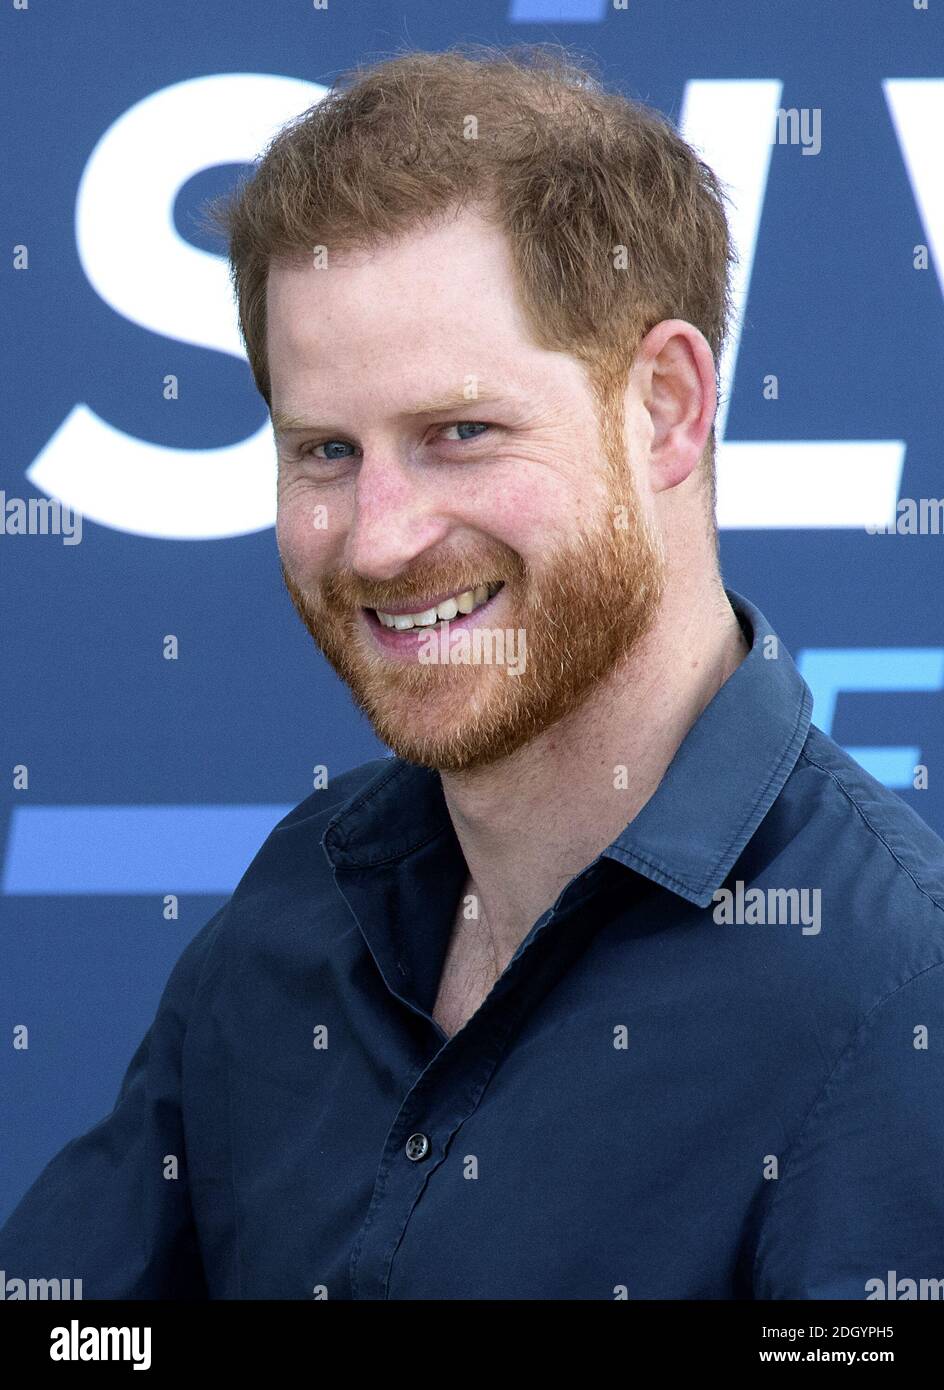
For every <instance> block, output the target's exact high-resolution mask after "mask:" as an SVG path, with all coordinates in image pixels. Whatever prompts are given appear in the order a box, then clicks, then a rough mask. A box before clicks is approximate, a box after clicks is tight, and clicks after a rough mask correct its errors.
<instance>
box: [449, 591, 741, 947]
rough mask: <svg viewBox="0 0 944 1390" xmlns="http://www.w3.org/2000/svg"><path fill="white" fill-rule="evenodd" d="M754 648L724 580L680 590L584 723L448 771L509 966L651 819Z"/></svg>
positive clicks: (569, 721)
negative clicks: (688, 742)
mask: <svg viewBox="0 0 944 1390" xmlns="http://www.w3.org/2000/svg"><path fill="white" fill-rule="evenodd" d="M748 650H749V648H748V644H747V642H746V640H745V638H744V635H743V633H742V631H741V628H740V624H739V623H738V620H737V617H736V615H735V613H734V610H733V609H732V608H731V605H730V603H729V602H728V600H727V598H726V596H725V594H724V589H723V586H722V583H721V580H720V578H719V579H718V580H717V582H715V583H713V584H711V585H707V584H705V583H704V582H702V583H700V584H695V585H692V586H690V587H684V588H681V587H680V588H677V589H676V590H675V592H674V593H671V594H670V593H667V594H666V596H665V599H664V601H663V604H662V607H661V609H660V612H659V616H658V618H657V620H656V623H655V624H654V626H653V627H652V629H651V630H650V631H649V632H648V633H647V634H646V636H645V637H644V638H643V639H642V641H641V642H640V643H639V644H638V646H637V648H636V649H634V651H633V652H632V653H631V654H630V657H629V658H628V660H627V661H626V662H625V663H624V664H623V665H621V666H620V667H618V668H617V669H616V670H614V672H613V673H612V676H611V677H610V678H609V679H608V680H607V681H606V682H604V683H603V684H602V685H601V686H600V687H599V688H598V689H597V690H596V691H595V692H594V694H593V695H592V696H591V697H590V698H588V699H587V700H586V701H585V702H584V703H583V704H582V705H581V706H580V708H579V709H577V710H575V711H574V712H573V714H571V715H569V716H567V717H566V718H565V719H562V720H560V721H558V723H556V724H555V725H553V726H552V727H551V728H550V729H548V730H546V731H545V732H544V733H542V734H540V735H538V737H537V738H535V739H533V740H532V741H531V742H530V743H529V744H527V745H526V746H525V747H524V748H521V749H519V750H518V751H517V752H516V753H514V754H513V755H512V756H511V757H509V758H505V759H503V760H502V761H501V762H498V763H493V764H490V765H489V766H486V767H482V768H475V769H472V770H470V771H468V772H462V773H443V774H442V785H443V793H444V796H445V799H446V804H447V806H448V809H449V814H450V816H451V818H452V822H453V826H454V827H455V831H456V836H457V838H458V840H459V843H460V846H461V848H462V852H463V854H464V856H465V862H466V865H467V866H468V870H469V886H468V888H467V890H466V891H467V892H472V893H475V894H476V896H477V897H478V900H479V910H480V923H482V922H484V924H485V927H486V929H487V931H488V933H489V935H490V938H491V944H492V947H493V949H494V952H495V956H496V958H497V961H498V964H499V969H503V968H504V966H505V964H506V963H507V961H508V960H510V958H511V956H512V955H513V954H514V952H515V950H516V949H517V947H518V945H519V944H520V943H521V941H522V940H523V939H524V937H525V936H526V935H527V933H528V932H529V931H530V929H531V927H532V926H533V924H534V922H535V921H536V920H537V919H538V917H540V916H541V914H542V912H544V911H545V909H546V908H548V907H550V906H551V904H552V903H553V902H554V900H555V899H556V897H557V895H558V894H559V893H560V891H561V889H562V888H563V887H564V886H565V885H566V884H567V883H568V882H569V881H570V880H571V879H572V878H573V877H574V875H575V874H577V873H579V872H580V870H581V869H583V868H584V867H585V866H586V865H587V864H589V863H590V861H591V860H592V859H594V858H595V857H596V856H597V855H598V854H599V853H600V851H601V850H603V849H605V848H606V846H607V845H609V844H610V843H611V842H612V841H613V840H614V839H615V838H616V836H617V835H618V834H619V833H620V831H621V830H623V829H624V828H625V826H627V825H628V824H629V822H630V821H631V820H633V819H634V818H635V817H636V816H637V815H638V814H639V812H640V810H641V809H642V807H643V806H644V805H645V804H646V802H647V801H648V800H649V798H650V797H651V796H652V794H653V792H654V791H655V790H656V788H657V787H658V785H659V783H660V781H661V780H662V777H663V775H664V773H665V771H666V769H667V767H668V766H669V763H670V762H671V761H672V759H673V757H674V756H675V753H676V751H677V749H678V747H679V745H680V744H681V742H682V740H683V739H684V738H685V735H686V734H687V733H688V731H689V729H690V728H691V727H692V725H693V724H694V723H695V721H696V720H697V718H698V716H699V715H700V714H701V712H702V711H703V710H704V709H705V707H706V705H708V703H709V702H710V701H711V699H712V698H713V696H714V695H715V694H716V693H717V691H718V690H719V689H720V687H721V686H722V685H723V684H724V682H725V681H726V680H727V679H728V677H729V676H730V675H731V674H732V673H733V672H734V670H735V669H736V668H737V667H738V665H740V663H741V661H743V659H744V657H745V656H746V655H747V652H748ZM622 768H625V773H624V774H622V775H621V776H620V777H617V769H622ZM614 782H615V783H616V785H614Z"/></svg>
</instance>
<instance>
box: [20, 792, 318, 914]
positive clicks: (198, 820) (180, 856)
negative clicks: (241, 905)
mask: <svg viewBox="0 0 944 1390" xmlns="http://www.w3.org/2000/svg"><path fill="white" fill-rule="evenodd" d="M291 809H292V807H291V806H281V805H269V804H259V805H249V806H240V805H235V806H214V805H206V806H193V805H190V806H15V807H14V808H13V816H12V819H11V822H10V835H9V840H8V843H7V852H6V861H5V864H4V875H3V892H4V893H28V894H47V893H230V892H232V890H233V889H234V888H235V886H236V884H237V883H238V882H239V880H240V878H241V877H242V876H243V874H244V873H245V871H246V869H247V868H248V866H249V863H250V861H251V860H252V858H253V857H254V855H255V853H256V851H257V850H258V849H259V848H260V846H261V845H262V843H263V841H264V840H265V838H266V836H267V835H268V834H269V831H270V830H271V829H272V828H273V826H275V825H276V824H278V822H279V821H280V820H281V819H282V818H283V816H286V815H287V814H288V812H289V811H290V810H291Z"/></svg>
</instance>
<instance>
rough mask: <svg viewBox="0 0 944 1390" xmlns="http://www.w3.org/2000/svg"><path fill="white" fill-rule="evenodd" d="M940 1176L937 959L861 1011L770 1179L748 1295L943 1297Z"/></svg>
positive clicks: (943, 1146)
mask: <svg viewBox="0 0 944 1390" xmlns="http://www.w3.org/2000/svg"><path fill="white" fill-rule="evenodd" d="M942 1173H944V964H938V965H934V966H931V967H929V968H928V969H926V970H924V971H923V972H921V973H920V974H918V975H916V976H914V977H913V978H912V979H910V980H908V981H907V982H906V983H905V984H903V985H901V986H900V987H899V988H897V989H896V990H895V991H894V992H893V993H892V994H890V995H889V996H887V997H886V998H885V999H883V1000H882V1001H881V1003H879V1004H877V1005H876V1006H875V1007H874V1008H873V1009H872V1010H871V1012H870V1013H869V1014H868V1016H867V1017H866V1019H865V1020H864V1022H863V1023H862V1025H861V1026H860V1028H859V1030H858V1032H857V1034H856V1037H855V1038H854V1039H853V1040H852V1042H851V1043H850V1044H849V1046H848V1047H847V1048H846V1050H845V1052H844V1054H843V1056H842V1057H841V1058H840V1059H839V1061H838V1063H837V1064H836V1066H835V1068H834V1070H833V1073H832V1075H831V1076H830V1078H829V1079H828V1081H827V1082H826V1085H825V1086H824V1088H823V1091H822V1092H821V1094H820V1096H819V1098H818V1099H817V1101H816V1102H815V1104H814V1105H813V1107H812V1109H811V1111H810V1113H809V1115H808V1116H807V1118H806V1121H805V1122H804V1124H803V1126H802V1129H801V1131H800V1133H799V1135H798V1138H797V1140H796V1141H795V1143H794V1144H793V1146H792V1149H791V1150H789V1151H788V1152H787V1154H786V1155H785V1157H784V1159H783V1162H782V1164H781V1172H780V1176H779V1178H777V1179H772V1180H771V1181H772V1182H773V1183H774V1185H775V1188H776V1190H775V1191H774V1193H773V1195H772V1199H771V1202H770V1205H769V1207H768V1209H767V1215H766V1219H765V1221H764V1223H763V1225H762V1228H761V1232H760V1236H759V1239H758V1246H757V1259H756V1263H755V1275H754V1290H755V1292H754V1297H755V1298H758V1299H828V1298H837V1299H863V1300H874V1299H883V1298H884V1299H889V1298H892V1299H902V1298H922V1297H924V1298H928V1297H936V1298H940V1297H942V1296H944V1181H942ZM922 1281H925V1282H924V1284H923V1285H922ZM935 1289H936V1290H937V1292H933V1290H935Z"/></svg>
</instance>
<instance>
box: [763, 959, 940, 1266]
mask: <svg viewBox="0 0 944 1390" xmlns="http://www.w3.org/2000/svg"><path fill="white" fill-rule="evenodd" d="M942 968H944V961H942V960H938V961H932V963H931V964H930V965H926V966H924V968H923V969H921V970H918V971H916V972H915V974H914V975H910V976H909V977H908V979H907V980H903V981H902V982H901V984H899V985H896V986H895V987H894V989H891V990H889V991H888V993H887V994H885V995H883V996H882V998H881V999H878V1000H876V1002H875V1003H874V1004H873V1005H872V1006H871V1008H869V1009H868V1010H867V1012H866V1013H865V1014H864V1015H863V1017H862V1019H861V1020H860V1022H859V1025H858V1027H857V1028H856V1029H855V1031H854V1032H853V1034H852V1036H851V1037H850V1039H849V1041H848V1042H847V1043H846V1045H845V1047H844V1048H843V1049H842V1051H841V1052H840V1054H839V1056H838V1057H837V1058H836V1061H835V1063H834V1064H833V1067H832V1069H831V1071H830V1072H829V1075H828V1076H827V1077H826V1079H825V1080H824V1081H823V1084H822V1086H820V1088H819V1090H818V1091H817V1092H816V1095H815V1097H814V1099H813V1101H812V1103H811V1105H810V1107H809V1109H808V1110H807V1112H806V1114H805V1115H804V1117H803V1119H802V1121H801V1123H800V1126H799V1129H798V1130H797V1132H796V1135H795V1137H794V1138H793V1139H792V1140H791V1142H790V1143H789V1144H788V1145H787V1150H786V1153H785V1154H784V1156H783V1176H782V1177H780V1178H778V1179H777V1188H776V1190H775V1192H774V1195H773V1197H772V1198H771V1200H770V1202H769V1204H768V1206H767V1210H766V1212H765V1213H764V1215H763V1217H762V1218H761V1223H760V1227H759V1229H758V1232H757V1242H756V1248H755V1251H754V1260H753V1264H752V1266H751V1282H752V1287H753V1288H755V1289H756V1287H757V1278H758V1272H759V1271H758V1265H759V1263H760V1259H761V1254H762V1247H763V1244H764V1239H765V1236H766V1232H767V1229H768V1227H769V1225H770V1222H771V1220H772V1218H773V1215H774V1212H775V1211H776V1210H777V1203H778V1202H779V1201H781V1200H782V1198H783V1192H784V1185H785V1181H786V1178H787V1177H788V1176H789V1174H788V1170H789V1168H790V1165H791V1163H792V1161H793V1159H794V1157H795V1155H796V1152H797V1150H798V1149H799V1148H800V1146H801V1144H803V1143H804V1141H805V1140H806V1139H807V1137H808V1134H809V1132H810V1128H811V1122H812V1119H813V1116H814V1113H815V1112H816V1111H817V1110H818V1109H821V1108H822V1106H823V1104H824V1102H825V1099H826V1092H827V1091H828V1090H829V1088H830V1087H831V1086H832V1084H833V1082H834V1080H835V1078H836V1074H837V1072H838V1071H839V1070H840V1068H841V1067H842V1066H843V1065H844V1064H845V1063H846V1061H847V1060H848V1059H849V1057H850V1056H851V1054H852V1053H853V1052H854V1051H855V1049H856V1048H857V1047H858V1046H859V1045H860V1043H861V1042H862V1040H863V1037H864V1035H865V1033H866V1032H867V1030H868V1029H869V1027H870V1026H871V1023H872V1020H873V1018H874V1017H875V1015H876V1014H877V1013H878V1011H879V1010H880V1009H881V1008H883V1007H884V1006H885V1005H886V1004H887V1003H888V1002H889V1001H890V1000H891V999H894V997H895V995H897V994H900V993H901V991H902V990H903V989H907V988H908V987H909V986H910V985H913V984H914V982H915V981H916V980H919V979H921V977H922V976H923V975H927V974H928V973H929V972H930V971H931V970H940V969H942Z"/></svg>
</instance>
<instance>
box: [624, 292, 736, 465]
mask: <svg viewBox="0 0 944 1390" xmlns="http://www.w3.org/2000/svg"><path fill="white" fill-rule="evenodd" d="M631 376H632V377H635V378H636V389H637V391H638V393H639V398H640V400H641V401H642V404H643V407H644V409H645V410H646V411H647V413H648V415H649V419H650V422H651V427H652V434H651V440H650V445H649V475H650V482H651V486H652V490H653V492H662V491H664V490H665V489H667V488H672V487H676V486H677V485H678V484H679V483H681V482H684V481H685V479H686V478H687V477H688V476H689V474H690V473H691V472H692V470H693V469H694V468H696V467H697V465H698V462H699V460H700V459H701V456H702V453H703V452H704V448H705V445H706V443H707V442H708V435H709V433H710V431H711V424H712V421H713V420H714V418H715V411H716V409H717V405H718V398H717V391H716V388H715V360H714V356H713V354H712V351H711V348H710V347H709V345H708V342H707V339H706V338H705V337H704V335H703V334H702V333H700V332H699V331H698V329H697V328H695V326H694V325H693V324H691V323H686V322H685V320H684V319H663V321H662V322H661V323H657V324H656V326H655V328H653V329H651V330H650V331H649V333H647V335H646V337H645V338H644V339H643V341H642V342H641V343H640V345H639V350H638V352H637V353H636V357H635V360H634V362H633V367H632V372H631Z"/></svg>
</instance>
